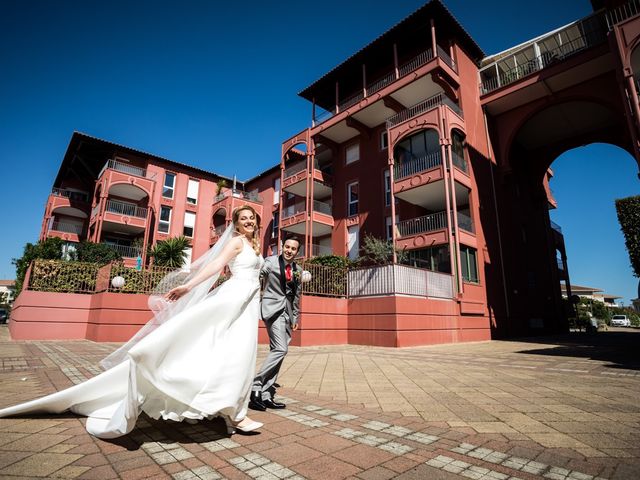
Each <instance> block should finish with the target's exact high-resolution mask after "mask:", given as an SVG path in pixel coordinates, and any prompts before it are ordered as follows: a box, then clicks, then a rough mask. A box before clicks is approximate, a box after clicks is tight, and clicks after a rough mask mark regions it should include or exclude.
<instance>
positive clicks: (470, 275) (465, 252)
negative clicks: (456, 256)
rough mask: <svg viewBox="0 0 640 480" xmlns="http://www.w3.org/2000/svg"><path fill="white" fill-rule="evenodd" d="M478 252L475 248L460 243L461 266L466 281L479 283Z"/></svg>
mask: <svg viewBox="0 0 640 480" xmlns="http://www.w3.org/2000/svg"><path fill="white" fill-rule="evenodd" d="M477 256H478V253H477V251H476V249H475V248H471V247H467V246H465V245H460V266H461V267H462V278H463V279H464V281H465V282H472V283H478V262H477Z"/></svg>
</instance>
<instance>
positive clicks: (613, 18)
mask: <svg viewBox="0 0 640 480" xmlns="http://www.w3.org/2000/svg"><path fill="white" fill-rule="evenodd" d="M638 13H640V1H639V0H631V1H630V2H627V3H625V4H623V5H620V6H619V7H616V8H612V9H611V10H609V11H607V13H606V14H605V16H606V18H607V29H608V30H609V31H611V30H613V26H614V25H617V24H618V23H622V22H624V21H625V20H627V19H629V18H631V17H635V16H636V15H638Z"/></svg>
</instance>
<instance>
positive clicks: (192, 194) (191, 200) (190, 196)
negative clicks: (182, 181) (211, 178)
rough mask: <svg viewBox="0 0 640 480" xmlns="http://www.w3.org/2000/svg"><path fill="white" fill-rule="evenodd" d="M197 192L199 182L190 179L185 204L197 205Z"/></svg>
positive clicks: (198, 190)
mask: <svg viewBox="0 0 640 480" xmlns="http://www.w3.org/2000/svg"><path fill="white" fill-rule="evenodd" d="M199 192H200V181H199V180H195V179H193V178H190V179H189V184H188V185H187V203H188V204H190V205H197V204H198V193H199Z"/></svg>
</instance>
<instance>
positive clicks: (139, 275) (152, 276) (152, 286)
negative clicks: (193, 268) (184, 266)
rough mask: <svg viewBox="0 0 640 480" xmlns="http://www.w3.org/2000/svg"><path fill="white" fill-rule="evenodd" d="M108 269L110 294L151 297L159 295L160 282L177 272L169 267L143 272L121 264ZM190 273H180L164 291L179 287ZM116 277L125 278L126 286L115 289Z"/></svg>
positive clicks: (108, 266)
mask: <svg viewBox="0 0 640 480" xmlns="http://www.w3.org/2000/svg"><path fill="white" fill-rule="evenodd" d="M107 268H110V271H109V272H108V277H107V278H109V282H108V284H107V285H106V290H107V291H109V292H117V293H142V294H146V295H149V294H151V293H157V292H156V290H157V287H158V284H159V283H160V281H161V280H162V279H163V278H164V277H165V275H167V274H168V273H171V272H175V271H176V269H175V268H168V267H148V268H144V269H142V270H136V269H134V268H128V267H125V266H124V265H121V264H112V265H107ZM188 273H189V272H187V271H185V272H183V273H178V274H177V275H176V278H175V280H174V281H173V282H167V281H166V280H165V282H163V283H169V284H168V285H164V286H165V288H164V289H163V290H166V291H168V290H169V288H168V287H171V288H172V287H174V286H178V285H180V284H181V283H182V281H184V278H185V277H186V276H187V275H188ZM115 277H122V278H124V285H123V286H122V287H118V288H116V287H114V286H113V284H112V282H111V280H113V278H115Z"/></svg>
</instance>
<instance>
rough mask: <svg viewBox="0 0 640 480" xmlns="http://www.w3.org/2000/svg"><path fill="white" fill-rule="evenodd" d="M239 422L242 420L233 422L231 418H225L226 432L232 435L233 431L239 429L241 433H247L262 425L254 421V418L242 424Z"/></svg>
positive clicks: (262, 424)
mask: <svg viewBox="0 0 640 480" xmlns="http://www.w3.org/2000/svg"><path fill="white" fill-rule="evenodd" d="M240 423H242V420H240V421H239V422H233V421H232V420H231V419H229V418H225V424H226V425H227V433H228V434H229V435H233V434H234V433H236V430H240V431H241V432H242V433H249V432H253V431H255V430H258V429H259V428H261V427H263V426H264V423H261V422H256V421H255V420H251V422H250V423H248V424H246V425H242V426H240Z"/></svg>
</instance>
